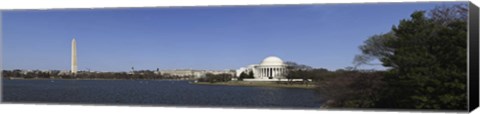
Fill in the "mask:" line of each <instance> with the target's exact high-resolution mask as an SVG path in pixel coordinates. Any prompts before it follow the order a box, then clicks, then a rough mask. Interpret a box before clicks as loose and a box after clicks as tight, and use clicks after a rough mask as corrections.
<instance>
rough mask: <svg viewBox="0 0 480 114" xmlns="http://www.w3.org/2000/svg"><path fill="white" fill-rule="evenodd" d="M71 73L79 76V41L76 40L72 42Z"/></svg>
mask: <svg viewBox="0 0 480 114" xmlns="http://www.w3.org/2000/svg"><path fill="white" fill-rule="evenodd" d="M71 73H72V74H77V41H75V38H73V40H72V67H71Z"/></svg>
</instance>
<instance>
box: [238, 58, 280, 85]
mask: <svg viewBox="0 0 480 114" xmlns="http://www.w3.org/2000/svg"><path fill="white" fill-rule="evenodd" d="M286 66H287V65H286V64H284V63H283V61H282V59H280V58H278V57H276V56H269V57H267V58H265V59H264V60H263V61H262V62H261V63H260V64H253V65H249V66H247V67H242V68H240V69H238V70H237V71H236V75H237V77H238V76H240V74H241V73H246V74H249V73H250V72H253V76H254V78H255V79H261V80H269V79H271V80H273V79H282V78H285V75H286V72H287V69H286Z"/></svg>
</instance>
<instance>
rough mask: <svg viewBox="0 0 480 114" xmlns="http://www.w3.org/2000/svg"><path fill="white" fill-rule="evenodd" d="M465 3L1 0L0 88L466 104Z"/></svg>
mask: <svg viewBox="0 0 480 114" xmlns="http://www.w3.org/2000/svg"><path fill="white" fill-rule="evenodd" d="M468 3H469V2H418V3H370V4H302V5H252V6H191V7H144V8H93V9H47V10H3V11H1V15H2V16H1V17H2V18H1V20H2V33H3V39H2V40H3V43H2V48H3V52H2V58H3V60H2V68H3V69H2V102H3V103H22V104H23V103H26V104H30V103H33V104H67V105H71V104H77V105H128V106H174V107H177V106H178V107H228V108H271V109H312V110H317V109H418V110H454V111H465V110H467V107H468V104H467V100H468V99H467V53H468V52H467V19H468V12H469V4H468Z"/></svg>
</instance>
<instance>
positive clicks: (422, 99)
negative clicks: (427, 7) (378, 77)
mask: <svg viewBox="0 0 480 114" xmlns="http://www.w3.org/2000/svg"><path fill="white" fill-rule="evenodd" d="M465 7H466V6H463V5H456V6H453V7H437V8H435V9H434V10H431V11H430V12H428V13H430V16H427V14H426V13H427V12H425V11H416V12H414V13H413V14H412V15H411V19H404V20H401V21H400V24H399V25H398V26H394V27H393V28H392V32H389V33H387V34H382V35H375V36H373V37H371V38H370V39H369V40H367V41H366V42H365V45H363V46H361V47H360V49H361V50H362V52H363V55H359V56H358V57H359V59H357V58H356V62H357V63H359V64H364V63H368V62H366V61H371V60H372V58H377V59H379V60H380V61H381V62H382V64H383V66H386V67H389V68H390V70H389V71H388V72H387V75H386V77H385V78H384V79H385V80H384V81H385V82H386V84H387V86H385V87H384V89H383V91H382V94H383V95H382V98H379V101H378V102H377V105H376V107H385V108H419V109H458V110H462V109H466V108H467V104H466V103H467V98H466V93H467V91H466V78H467V77H466V69H467V68H466V67H467V57H466V55H467V50H466V49H467V34H466V33H467V21H466V18H465V15H466V13H467V10H465V9H466V8H465ZM362 57H363V58H362Z"/></svg>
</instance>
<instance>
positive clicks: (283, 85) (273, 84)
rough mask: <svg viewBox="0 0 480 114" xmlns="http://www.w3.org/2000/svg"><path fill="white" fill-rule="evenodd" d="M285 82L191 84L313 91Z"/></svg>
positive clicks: (304, 86) (311, 87) (303, 86)
mask: <svg viewBox="0 0 480 114" xmlns="http://www.w3.org/2000/svg"><path fill="white" fill-rule="evenodd" d="M286 83H287V82H281V83H278V82H274V81H272V82H260V81H259V82H251V81H229V82H214V83H210V82H195V83H194V82H192V84H200V85H223V86H253V87H279V88H300V89H313V88H314V87H315V85H314V84H313V83H311V82H310V84H308V85H306V84H297V83H295V84H286Z"/></svg>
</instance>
